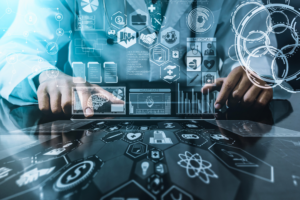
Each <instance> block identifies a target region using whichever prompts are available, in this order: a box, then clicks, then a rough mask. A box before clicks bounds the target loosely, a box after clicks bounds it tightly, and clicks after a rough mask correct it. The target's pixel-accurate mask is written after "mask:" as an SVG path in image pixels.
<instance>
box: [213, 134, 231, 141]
mask: <svg viewBox="0 0 300 200" xmlns="http://www.w3.org/2000/svg"><path fill="white" fill-rule="evenodd" d="M210 137H211V138H212V139H214V140H229V138H228V137H226V136H225V135H222V134H212V135H210Z"/></svg>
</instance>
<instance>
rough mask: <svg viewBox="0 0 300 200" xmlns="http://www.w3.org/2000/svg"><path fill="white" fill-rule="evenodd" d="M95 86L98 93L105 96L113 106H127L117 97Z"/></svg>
mask: <svg viewBox="0 0 300 200" xmlns="http://www.w3.org/2000/svg"><path fill="white" fill-rule="evenodd" d="M93 86H94V87H95V90H96V91H98V92H100V93H101V94H103V95H104V96H106V97H107V98H108V100H109V101H110V102H111V103H112V104H125V102H124V101H123V100H121V99H118V98H117V97H116V96H115V95H113V94H112V93H110V92H108V91H106V90H104V89H103V88H101V87H99V86H98V85H93Z"/></svg>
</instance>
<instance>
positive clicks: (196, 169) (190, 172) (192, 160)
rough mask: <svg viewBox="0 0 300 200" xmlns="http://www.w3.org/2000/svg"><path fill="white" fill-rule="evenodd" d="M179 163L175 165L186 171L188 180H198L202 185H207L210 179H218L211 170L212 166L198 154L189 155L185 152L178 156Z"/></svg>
mask: <svg viewBox="0 0 300 200" xmlns="http://www.w3.org/2000/svg"><path fill="white" fill-rule="evenodd" d="M178 156H179V158H180V159H181V160H180V161H178V162H177V164H178V165H179V166H180V167H182V168H185V169H186V173H187V176H188V177H190V178H199V179H200V180H201V181H202V182H203V183H205V184H209V183H210V178H218V175H217V174H216V173H215V172H214V171H213V170H212V169H211V167H212V164H211V163H210V162H208V161H206V160H203V159H202V157H201V156H200V155H199V154H198V153H195V154H191V153H190V152H188V151H186V152H185V153H184V154H179V155H178Z"/></svg>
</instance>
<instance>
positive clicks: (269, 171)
mask: <svg viewBox="0 0 300 200" xmlns="http://www.w3.org/2000/svg"><path fill="white" fill-rule="evenodd" d="M229 139H230V138H229ZM208 150H209V151H210V152H211V153H212V154H213V155H215V156H216V157H217V158H218V159H219V160H221V161H222V162H223V163H224V164H225V165H226V166H227V167H229V168H230V169H233V170H236V171H239V172H241V173H245V174H247V175H250V176H253V177H256V178H259V179H261V180H264V181H267V182H271V183H273V182H274V167H273V166H272V165H270V164H268V163H266V162H265V161H263V160H260V159H259V158H257V157H255V156H253V155H252V154H250V153H248V152H246V151H245V150H243V149H240V148H237V147H233V146H229V145H225V144H219V143H217V142H215V143H214V144H213V145H212V146H210V147H209V148H208Z"/></svg>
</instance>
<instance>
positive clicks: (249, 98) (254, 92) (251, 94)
mask: <svg viewBox="0 0 300 200" xmlns="http://www.w3.org/2000/svg"><path fill="white" fill-rule="evenodd" d="M261 90H262V89H261V88H260V87H257V86H255V85H252V86H251V87H250V88H249V90H248V91H247V92H246V94H245V95H244V97H243V99H242V100H241V106H242V107H244V108H249V107H250V106H252V105H253V104H254V103H255V101H256V99H257V97H258V95H259V93H260V92H261Z"/></svg>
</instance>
